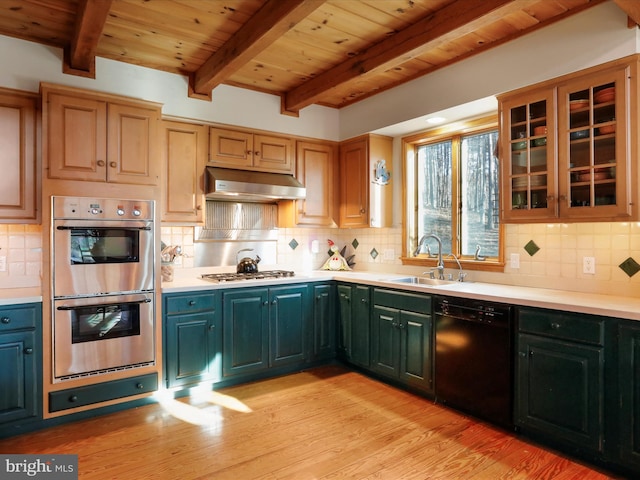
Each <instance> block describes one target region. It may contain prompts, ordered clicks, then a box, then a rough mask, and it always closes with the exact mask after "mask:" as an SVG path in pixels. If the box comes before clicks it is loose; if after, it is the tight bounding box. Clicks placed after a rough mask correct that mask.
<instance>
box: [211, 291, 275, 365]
mask: <svg viewBox="0 0 640 480" xmlns="http://www.w3.org/2000/svg"><path fill="white" fill-rule="evenodd" d="M223 328H224V332H223V337H224V346H223V352H224V353H223V359H222V368H223V373H224V376H229V375H239V374H249V373H254V372H259V371H261V370H265V369H267V368H269V291H268V290H267V289H266V288H257V289H256V288H241V289H238V290H233V291H229V292H225V293H224V295H223Z"/></svg>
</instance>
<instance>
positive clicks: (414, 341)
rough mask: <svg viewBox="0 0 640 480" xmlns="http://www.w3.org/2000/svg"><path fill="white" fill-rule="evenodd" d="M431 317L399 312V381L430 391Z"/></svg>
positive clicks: (431, 381)
mask: <svg viewBox="0 0 640 480" xmlns="http://www.w3.org/2000/svg"><path fill="white" fill-rule="evenodd" d="M431 318H432V317H431V315H427V314H424V313H418V312H406V311H402V310H401V311H400V326H399V327H400V380H402V381H403V382H405V383H407V384H413V385H415V386H417V387H420V388H424V389H427V390H431V388H432V385H433V372H432V370H433V362H432V361H431V359H432V358H433V353H432V341H433V335H432V332H433V326H432V319H431Z"/></svg>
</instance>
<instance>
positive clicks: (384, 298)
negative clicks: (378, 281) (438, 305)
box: [373, 288, 431, 315]
mask: <svg viewBox="0 0 640 480" xmlns="http://www.w3.org/2000/svg"><path fill="white" fill-rule="evenodd" d="M373 304H374V305H382V306H385V307H391V308H397V309H399V310H404V311H407V312H416V313H425V314H427V315H430V314H431V296H430V295H421V294H416V293H405V292H398V291H395V290H382V289H379V288H376V289H375V290H374V291H373Z"/></svg>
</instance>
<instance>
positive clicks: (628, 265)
mask: <svg viewBox="0 0 640 480" xmlns="http://www.w3.org/2000/svg"><path fill="white" fill-rule="evenodd" d="M618 266H619V267H620V268H621V269H622V271H623V272H624V273H626V274H627V275H629V276H630V277H633V276H634V275H635V274H636V273H638V272H640V265H638V262H636V261H635V260H634V259H633V258H631V257H629V258H627V259H626V260H625V261H624V262H622V263H621V264H620V265H618Z"/></svg>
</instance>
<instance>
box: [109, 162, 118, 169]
mask: <svg viewBox="0 0 640 480" xmlns="http://www.w3.org/2000/svg"><path fill="white" fill-rule="evenodd" d="M109 166H110V167H111V168H116V167H117V166H118V164H117V163H116V162H110V163H109Z"/></svg>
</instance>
